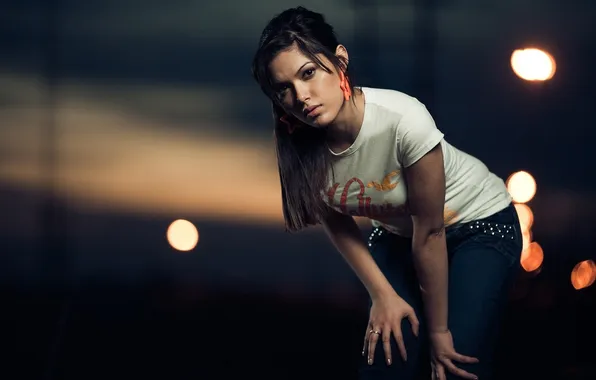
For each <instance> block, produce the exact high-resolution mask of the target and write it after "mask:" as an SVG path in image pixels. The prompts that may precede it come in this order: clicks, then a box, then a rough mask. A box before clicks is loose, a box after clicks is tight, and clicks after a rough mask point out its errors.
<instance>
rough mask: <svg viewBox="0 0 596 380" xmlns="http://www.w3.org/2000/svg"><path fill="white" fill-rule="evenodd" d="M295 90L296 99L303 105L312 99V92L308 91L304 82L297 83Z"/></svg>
mask: <svg viewBox="0 0 596 380" xmlns="http://www.w3.org/2000/svg"><path fill="white" fill-rule="evenodd" d="M294 88H295V91H296V99H297V100H298V101H299V102H300V103H302V104H305V103H306V102H308V100H309V99H310V91H309V90H308V85H307V84H306V83H304V82H302V83H300V82H299V83H296V85H295V86H294Z"/></svg>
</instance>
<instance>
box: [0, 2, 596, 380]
mask: <svg viewBox="0 0 596 380" xmlns="http://www.w3.org/2000/svg"><path fill="white" fill-rule="evenodd" d="M302 4H303V5H305V6H307V7H310V8H312V9H314V10H317V11H320V12H323V13H324V14H325V15H326V16H327V18H328V20H329V21H330V22H331V23H332V24H333V25H334V26H335V27H336V29H337V32H338V34H339V37H340V40H341V41H342V42H343V43H344V44H345V45H346V46H347V48H348V50H349V52H350V57H351V64H352V65H353V69H354V71H355V79H356V82H357V84H358V85H364V86H372V87H374V86H378V87H385V88H393V89H398V90H401V91H404V92H407V93H410V94H412V95H414V96H416V97H417V98H419V99H420V100H421V101H423V102H424V103H426V104H427V106H428V107H429V109H430V110H431V112H432V113H433V116H434V117H435V119H436V121H437V124H438V125H439V128H440V129H441V130H442V131H443V132H445V134H446V138H447V139H448V140H449V141H450V142H451V143H453V144H454V145H455V146H457V147H458V148H461V149H463V150H464V151H466V152H468V153H470V154H473V155H475V156H477V157H478V158H480V159H481V160H483V161H484V162H485V163H486V164H487V165H488V166H489V167H490V169H491V170H492V171H493V172H495V173H496V174H498V175H499V176H501V177H503V178H504V179H506V178H507V177H508V176H509V175H510V174H511V173H513V172H515V171H518V170H526V171H528V172H530V173H531V174H532V175H533V176H534V178H535V179H536V181H537V184H538V190H537V193H536V196H535V198H534V199H533V200H532V201H531V202H530V203H529V205H530V207H531V208H532V210H533V212H534V215H535V218H536V221H535V225H534V227H533V239H534V240H535V241H538V242H539V243H540V245H541V246H542V247H543V249H544V262H543V265H542V268H541V270H540V271H539V273H532V274H524V275H522V276H521V277H520V279H519V280H518V281H517V283H516V286H515V289H514V291H513V292H512V295H511V302H510V304H509V309H508V311H507V318H506V324H505V328H504V333H503V334H502V342H501V345H500V348H499V353H500V361H499V363H500V369H499V372H500V376H499V379H534V378H536V379H537V378H544V377H549V378H557V379H594V378H596V375H595V373H596V367H595V365H594V360H593V358H594V353H595V349H594V347H593V345H594V342H596V333H595V332H594V331H595V330H594V318H595V317H596V308H595V302H594V299H595V296H596V293H595V290H594V289H595V287H594V286H592V287H589V288H587V289H582V290H580V291H576V290H575V289H574V288H573V287H572V286H571V282H570V275H571V270H572V269H573V267H574V266H575V265H576V264H577V263H578V262H579V261H582V260H586V259H593V258H595V256H596V251H595V248H594V243H593V235H594V228H595V227H596V223H594V215H595V212H596V206H595V205H596V202H594V193H595V190H596V181H595V176H594V170H593V165H594V162H595V159H594V157H595V155H594V149H593V140H594V137H596V132H595V129H594V128H593V116H592V115H593V110H592V109H591V107H592V106H593V105H594V104H595V102H594V96H593V94H594V93H595V91H596V84H595V83H596V82H595V81H594V79H595V78H594V67H596V49H595V43H594V38H595V37H596V35H595V34H596V32H594V29H593V26H592V22H593V15H594V12H595V11H596V3H594V2H592V1H587V0H582V1H580V0H574V1H568V2H565V3H563V2H560V1H555V0H542V1H538V0H533V1H530V0H515V1H514V0H504V1H498V2H496V1H495V2H477V1H471V0H450V1H442V2H439V1H436V2H435V1H432V0H422V1H417V0H411V1H401V2H399V1H396V2H389V1H367V2H365V1H351V2H350V1H329V2H326V3H324V4H323V3H322V2H314V1H305V2H303V3H302ZM296 5H298V4H296V3H291V2H287V1H276V2H274V1H256V2H253V3H249V2H240V1H238V0H220V1H217V2H215V1H201V0H199V1H187V0H174V1H170V2H157V1H138V0H121V1H116V0H103V1H99V0H87V1H84V2H83V1H71V0H62V1H58V0H48V1H41V0H38V1H33V0H22V1H9V0H3V1H1V2H0V46H1V47H2V50H1V51H2V54H0V226H1V227H2V228H0V294H1V298H0V299H1V300H2V312H1V313H0V322H1V325H0V326H1V327H0V332H1V334H0V336H2V340H1V342H2V345H3V351H4V354H3V355H2V358H3V359H2V366H0V377H1V378H3V379H76V380H80V379H96V378H97V379H99V378H101V379H104V378H112V379H124V378H126V379H129V378H142V377H148V376H155V377H158V376H159V377H164V378H168V379H191V378H192V379H222V378H238V377H240V376H242V377H252V376H254V377H257V378H260V379H304V378H309V379H323V378H325V379H353V378H355V377H354V375H355V368H356V360H357V358H358V356H359V353H360V350H361V343H362V338H363V334H364V331H365V330H364V328H365V326H366V322H367V313H366V293H365V291H364V290H363V288H362V286H361V285H360V284H359V282H358V281H357V279H356V278H355V276H354V275H353V274H352V272H351V271H350V270H349V268H348V266H347V265H346V264H345V263H344V262H343V261H342V259H341V257H340V256H339V255H338V254H337V253H335V252H334V249H333V248H332V246H331V245H330V243H329V242H328V241H327V239H326V237H325V236H324V235H323V232H322V231H321V230H320V229H319V228H312V229H310V230H308V231H305V232H303V233H300V234H298V235H289V234H286V233H284V232H283V225H282V222H281V208H280V200H279V185H278V182H277V173H276V167H275V160H274V155H273V145H272V141H271V126H270V119H269V115H270V112H269V105H268V103H267V100H266V99H265V98H264V97H263V96H262V94H261V93H260V92H259V89H258V87H257V86H256V85H255V84H254V83H253V82H252V79H251V77H250V60H251V58H252V54H253V53H254V50H255V48H256V44H257V41H258V37H259V35H260V32H261V30H262V28H263V27H264V26H265V24H266V22H267V21H268V20H269V19H270V18H271V17H272V16H273V15H274V14H276V13H278V12H280V11H281V10H283V9H285V8H287V7H291V6H296ZM526 46H538V47H540V48H543V49H545V50H548V51H549V52H550V53H551V54H552V55H553V56H554V57H555V59H556V60H557V73H556V75H555V76H554V78H553V79H552V80H550V81H548V82H546V83H529V82H525V81H523V80H521V79H520V78H518V77H517V76H516V75H515V74H514V73H513V71H512V70H511V67H510V57H511V53H512V52H513V50H514V49H517V48H520V47H526ZM178 218H184V219H188V220H190V221H192V222H193V223H194V224H195V226H197V228H198V229H199V233H200V240H199V242H198V245H197V246H196V248H195V249H194V250H192V251H190V252H178V251H175V250H174V249H172V248H171V247H170V245H169V244H168V241H167V239H166V229H167V227H168V225H169V224H170V223H171V222H172V221H173V220H175V219H178ZM361 225H362V229H363V233H367V232H368V230H369V228H370V227H369V226H368V225H367V224H366V223H364V222H363V223H362V224H361Z"/></svg>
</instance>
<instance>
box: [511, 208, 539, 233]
mask: <svg viewBox="0 0 596 380" xmlns="http://www.w3.org/2000/svg"><path fill="white" fill-rule="evenodd" d="M515 211H517V216H518V217H519V224H521V228H522V231H529V230H530V229H531V228H532V225H533V224H534V213H533V212H532V209H531V208H530V207H529V206H528V205H526V204H523V203H516V204H515Z"/></svg>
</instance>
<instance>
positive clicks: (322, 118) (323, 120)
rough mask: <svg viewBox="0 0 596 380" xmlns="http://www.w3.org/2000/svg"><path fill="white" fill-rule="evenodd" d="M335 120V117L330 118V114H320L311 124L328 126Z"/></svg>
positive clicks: (321, 126) (317, 126)
mask: <svg viewBox="0 0 596 380" xmlns="http://www.w3.org/2000/svg"><path fill="white" fill-rule="evenodd" d="M332 122H333V119H330V118H329V116H328V115H326V114H322V115H319V116H318V117H317V118H316V119H315V120H313V121H312V122H311V123H309V124H311V125H312V126H313V127H315V128H327V127H328V126H329V124H331V123H332Z"/></svg>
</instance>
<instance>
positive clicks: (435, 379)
mask: <svg viewBox="0 0 596 380" xmlns="http://www.w3.org/2000/svg"><path fill="white" fill-rule="evenodd" d="M430 369H431V373H430V378H431V380H439V376H438V374H437V366H436V365H435V364H434V363H433V362H431V363H430Z"/></svg>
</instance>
